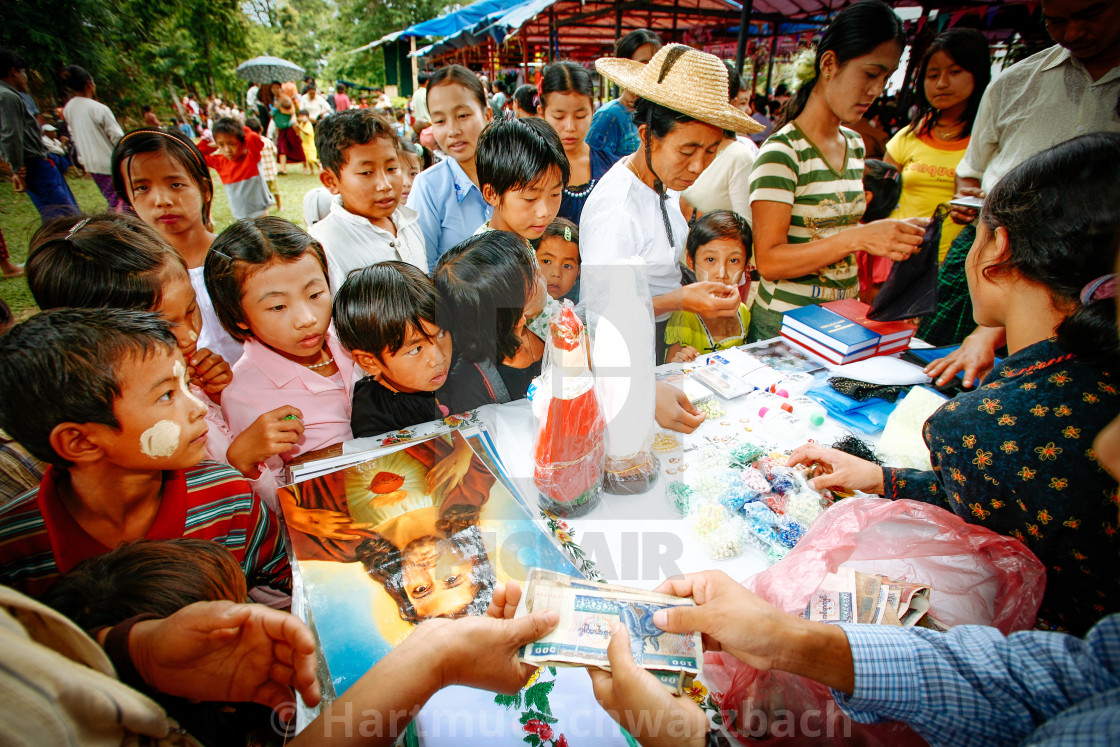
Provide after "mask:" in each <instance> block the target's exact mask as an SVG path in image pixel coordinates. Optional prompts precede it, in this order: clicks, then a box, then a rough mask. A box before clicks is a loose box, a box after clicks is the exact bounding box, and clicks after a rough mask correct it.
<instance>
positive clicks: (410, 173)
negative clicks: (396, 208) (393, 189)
mask: <svg viewBox="0 0 1120 747" xmlns="http://www.w3.org/2000/svg"><path fill="white" fill-rule="evenodd" d="M400 158H401V166H402V167H403V168H404V179H403V181H402V186H401V202H402V203H403V202H407V201H408V195H409V194H410V193H411V192H412V183H413V182H414V181H416V175H417V174H419V173H420V156H418V155H416V154H415V153H401V154H400Z"/></svg>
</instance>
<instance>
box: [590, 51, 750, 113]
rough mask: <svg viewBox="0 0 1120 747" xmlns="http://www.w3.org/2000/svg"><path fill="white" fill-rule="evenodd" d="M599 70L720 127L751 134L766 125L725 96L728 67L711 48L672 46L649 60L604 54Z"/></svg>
mask: <svg viewBox="0 0 1120 747" xmlns="http://www.w3.org/2000/svg"><path fill="white" fill-rule="evenodd" d="M595 69H596V70H598V71H599V73H600V74H601V75H603V76H604V77H606V78H610V79H611V80H613V81H614V82H615V83H617V84H618V85H620V86H622V87H623V88H625V89H626V90H627V91H630V92H632V93H635V94H637V95H638V96H641V97H642V98H643V99H649V100H650V101H652V102H654V103H656V104H661V105H662V106H665V107H668V108H670V109H672V110H673V111H676V112H680V113H681V114H687V115H688V116H690V117H692V118H693V119H698V120H700V121H701V122H706V123H708V124H710V125H714V126H716V127H718V128H720V129H721V130H734V131H735V132H742V133H747V134H750V133H755V132H762V131H763V130H764V129H766V128H765V127H763V126H762V125H761V124H759V123H758V122H756V121H755V120H753V119H751V118H750V117H748V116H747V115H746V114H744V113H743V112H741V111H739V110H738V109H736V108H735V107H733V106H732V105H731V103H730V102H729V101H728V100H727V66H726V65H724V64H723V63H722V62H720V60H719V58H718V57H715V56H714V55H710V54H708V53H707V52H701V51H700V50H698V49H693V48H692V47H688V46H685V45H684V44H669V45H668V46H664V47H662V48H661V49H659V50H657V53H656V54H655V55H654V56H653V59H652V60H650V61H649V64H646V65H643V64H642V63H640V62H635V61H634V60H627V59H625V58H620V57H600V58H599V59H598V60H595Z"/></svg>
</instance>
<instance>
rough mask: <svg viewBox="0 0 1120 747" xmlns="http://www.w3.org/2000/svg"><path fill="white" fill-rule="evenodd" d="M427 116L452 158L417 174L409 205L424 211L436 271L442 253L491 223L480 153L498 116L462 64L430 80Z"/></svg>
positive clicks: (422, 226)
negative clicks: (479, 165) (482, 141)
mask: <svg viewBox="0 0 1120 747" xmlns="http://www.w3.org/2000/svg"><path fill="white" fill-rule="evenodd" d="M428 113H429V115H430V116H431V121H432V128H431V129H432V135H433V136H434V137H435V141H436V144H437V145H438V146H439V149H440V150H442V151H443V152H444V153H446V154H447V155H448V156H450V157H449V158H445V159H443V160H442V161H440V162H439V163H438V164H436V165H435V166H433V167H432V168H430V169H427V170H426V171H422V172H420V173H419V174H417V176H416V180H415V181H414V182H413V183H412V192H411V193H410V194H409V195H408V207H410V208H412V209H413V210H416V211H417V212H419V213H420V229H421V230H422V231H423V232H424V243H425V244H426V245H427V250H428V267H435V266H436V262H437V261H438V260H439V258H440V255H442V254H443V253H444V252H446V251H447V250H448V249H450V248H451V247H453V246H455V245H456V244H458V243H459V242H460V241H462V240H463V239H465V238H467V237H469V236H470V235H471V234H473V233H474V231H475V229H477V228H478V227H479V226H481V225H482V224H483V223H485V222H486V221H488V220H489V219H490V214H491V209H490V205H489V204H487V202H486V200H485V199H483V197H482V187H481V185H480V184H479V182H478V168H477V166H476V165H475V151H476V149H477V146H478V136H479V135H480V134H482V130H483V128H485V127H486V125H487V124H488V123H489V122H490V120H491V119H492V118H493V116H494V113H493V111H492V110H491V109H490V101H489V99H487V97H486V91H485V90H484V89H483V87H482V83H481V82H479V79H478V76H477V75H475V74H474V73H472V72H471V71H470V70H468V69H467V68H465V67H463V66H462V65H448V66H447V67H441V68H440V69H439V70H437V71H435V73H433V74H432V77H431V78H429V79H428Z"/></svg>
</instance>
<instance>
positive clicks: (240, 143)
mask: <svg viewBox="0 0 1120 747" xmlns="http://www.w3.org/2000/svg"><path fill="white" fill-rule="evenodd" d="M214 145H216V146H217V148H218V153H220V154H221V155H223V156H225V157H226V158H228V159H229V160H231V161H236V160H238V159H240V158H241V157H242V156H244V155H245V141H244V140H242V139H241V138H239V137H237V136H235V135H229V134H227V133H225V132H219V133H218V134H217V135H215V136H214Z"/></svg>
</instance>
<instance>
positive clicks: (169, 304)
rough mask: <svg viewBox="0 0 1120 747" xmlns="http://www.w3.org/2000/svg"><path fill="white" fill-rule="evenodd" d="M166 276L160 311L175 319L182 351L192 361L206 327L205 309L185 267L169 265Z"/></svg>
mask: <svg viewBox="0 0 1120 747" xmlns="http://www.w3.org/2000/svg"><path fill="white" fill-rule="evenodd" d="M165 277H166V278H167V279H166V280H164V282H163V298H162V299H161V301H160V304H159V308H158V309H156V312H157V313H158V314H159V315H160V316H161V317H163V318H164V319H165V320H167V321H168V322H170V323H171V325H172V327H171V331H172V332H174V333H175V340H176V342H178V343H179V351H180V352H181V353H182V354H183V359H184V360H186V361H188V362H189V361H190V359H191V357H192V356H194V354H195V352H196V349H197V344H198V333H199V332H201V331H202V311H201V310H200V309H199V308H198V303H197V301H196V299H195V293H194V286H192V285H191V280H190V277H189V276H188V275H187V273H186V271H185V270H183V269H182V268H180V267H175V268H168V270H167V271H166V272H165Z"/></svg>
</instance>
